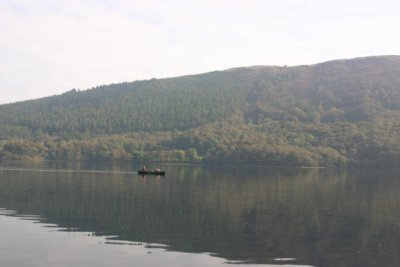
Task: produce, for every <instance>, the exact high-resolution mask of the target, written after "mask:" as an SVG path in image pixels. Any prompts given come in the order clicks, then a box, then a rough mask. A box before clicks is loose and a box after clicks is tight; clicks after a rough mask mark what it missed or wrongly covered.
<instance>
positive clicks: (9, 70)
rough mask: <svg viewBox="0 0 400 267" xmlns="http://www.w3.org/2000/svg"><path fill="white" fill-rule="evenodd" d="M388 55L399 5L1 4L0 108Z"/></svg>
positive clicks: (36, 0)
mask: <svg viewBox="0 0 400 267" xmlns="http://www.w3.org/2000/svg"><path fill="white" fill-rule="evenodd" d="M388 54H397V55H400V1H398V0H392V1H386V0H380V1H376V0H373V1H372V0H371V1H370V0H364V1H362V0H360V1H356V0H354V1H353V0H346V1H342V0H334V1H333V0H332V1H331V0H308V1H302V0H198V1H197V0H185V1H184V0H131V1H128V0H127V1H123V0H120V1H118V0H77V1H75V0H0V103H8V102H14V101H20V100H25V99H31V98H38V97H42V96H48V95H54V94H59V93H62V92H65V91H67V90H70V89H72V88H77V89H87V88H90V87H92V86H96V85H101V84H108V83H117V82H122V81H133V80H138V79H148V78H153V77H157V78H161V77H169V76H179V75H184V74H192V73H201V72H207V71H212V70H220V69H227V68H231V67H238V66H249V65H299V64H312V63H317V62H321V61H327V60H331V59H337V58H353V57H358V56H368V55H388Z"/></svg>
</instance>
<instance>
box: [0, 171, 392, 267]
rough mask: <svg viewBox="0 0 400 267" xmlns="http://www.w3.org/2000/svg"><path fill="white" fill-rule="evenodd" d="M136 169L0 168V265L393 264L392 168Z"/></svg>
mask: <svg viewBox="0 0 400 267" xmlns="http://www.w3.org/2000/svg"><path fill="white" fill-rule="evenodd" d="M136 168H137V166H131V165H127V166H124V165H121V166H116V165H108V166H105V165H101V166H83V165H82V166H16V165H15V166H14V167H13V168H10V167H9V166H5V165H4V164H3V165H2V167H1V166H0V237H1V238H0V266H8V267H12V266H35V267H36V266H71V265H74V266H227V263H242V264H243V265H244V266H250V265H255V264H257V265H256V266H260V265H259V264H265V265H268V266H270V265H282V264H285V265H286V266H287V265H308V266H363V267H365V266H398V265H399V262H400V194H399V192H400V179H399V178H400V177H399V175H398V173H396V172H394V171H393V172H383V171H370V170H369V171H360V170H359V171H333V170H317V169H312V170H298V169H290V170H282V169H269V168H250V167H241V168H239V167H226V168H225V167H224V168H223V169H220V170H217V169H215V168H214V169H209V168H206V167H198V166H163V169H165V170H166V171H167V175H166V176H165V177H154V176H148V177H141V176H138V175H136V174H135V173H132V172H133V171H134V170H135V169H136ZM77 170H78V171H77ZM79 170H81V171H79ZM85 170H91V171H89V172H87V171H85Z"/></svg>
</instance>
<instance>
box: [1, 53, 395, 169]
mask: <svg viewBox="0 0 400 267" xmlns="http://www.w3.org/2000/svg"><path fill="white" fill-rule="evenodd" d="M0 158H1V159H3V160H4V159H21V158H34V159H44V160H110V161H111V160H127V161H131V160H138V161H168V162H205V163H218V164H221V163H232V164H264V165H280V166H282V165H293V166H371V167H377V166H379V167H396V166H397V163H398V162H399V160H400V56H380V57H366V58H356V59H351V60H335V61H330V62H325V63H320V64H315V65H310V66H296V67H277V66H256V67H246V68H235V69H229V70H226V71H216V72H211V73H205V74H199V75H190V76H183V77H177V78H168V79H151V80H146V81H135V82H130V83H128V82H126V83H120V84H111V85H104V86H99V87H95V88H91V89H88V90H75V89H74V90H71V91H69V92H66V93H64V94H62V95H57V96H51V97H46V98H42V99H36V100H29V101H24V102H17V103H12V104H6V105H0Z"/></svg>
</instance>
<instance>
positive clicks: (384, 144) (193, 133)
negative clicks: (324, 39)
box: [0, 114, 400, 167]
mask: <svg viewBox="0 0 400 267" xmlns="http://www.w3.org/2000/svg"><path fill="white" fill-rule="evenodd" d="M374 125H375V126H376V127H373V125H369V124H368V123H357V124H354V123H335V124H333V123H325V124H319V125H318V124H314V123H298V122H290V121H289V122H286V123H281V122H276V121H273V120H269V121H266V122H264V123H262V124H252V123H246V122H245V120H244V118H243V117H241V116H240V115H239V114H237V115H235V116H233V117H232V118H231V119H228V120H226V121H223V122H216V123H213V124H208V125H205V126H201V127H197V128H194V129H191V130H187V131H170V132H154V133H130V134H126V135H111V136H101V137H91V138H86V139H71V140H64V139H60V138H58V139H57V138H44V139H36V140H24V139H13V140H7V141H2V142H1V143H0V159H21V158H36V159H40V160H43V159H44V160H70V161H76V160H103V161H117V160H118V161H119V160H123V161H145V162H148V161H164V162H201V163H215V164H223V163H224V164H262V165H274V166H288V165H290V166H370V167H397V164H398V162H399V160H400V145H399V144H400V125H399V123H397V125H396V126H394V124H393V123H387V122H386V123H385V122H376V123H375V124H374Z"/></svg>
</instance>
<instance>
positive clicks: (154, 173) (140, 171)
mask: <svg viewBox="0 0 400 267" xmlns="http://www.w3.org/2000/svg"><path fill="white" fill-rule="evenodd" d="M138 174H139V175H162V176H164V175H165V171H142V170H138Z"/></svg>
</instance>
